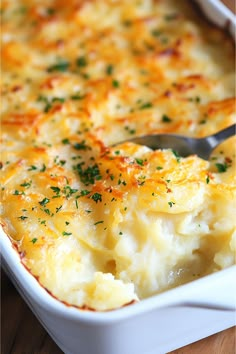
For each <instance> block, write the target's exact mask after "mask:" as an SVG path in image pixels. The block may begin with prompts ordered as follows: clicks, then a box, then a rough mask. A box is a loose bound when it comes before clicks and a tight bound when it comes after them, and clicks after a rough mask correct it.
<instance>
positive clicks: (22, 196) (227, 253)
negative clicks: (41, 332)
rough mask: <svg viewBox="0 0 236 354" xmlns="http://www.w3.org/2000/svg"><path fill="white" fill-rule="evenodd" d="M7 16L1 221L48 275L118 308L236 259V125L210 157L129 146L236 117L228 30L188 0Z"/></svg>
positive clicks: (90, 300) (42, 5)
mask: <svg viewBox="0 0 236 354" xmlns="http://www.w3.org/2000/svg"><path fill="white" fill-rule="evenodd" d="M1 16H2V35H1V36H2V80H1V81H2V82H1V96H2V104H1V128H2V134H1V212H0V213H1V225H2V227H3V229H4V231H5V233H6V234H7V235H8V236H9V238H10V239H11V241H12V244H13V245H14V247H15V248H16V249H17V251H18V252H19V255H20V257H21V261H22V263H23V264H24V266H25V267H26V268H27V269H28V270H29V271H30V272H31V273H32V274H33V275H34V276H35V277H36V278H37V279H38V281H39V282H40V284H41V285H42V286H43V287H45V289H47V291H48V292H50V293H51V294H53V296H55V297H56V298H58V299H59V300H60V301H63V302H65V303H68V304H70V305H73V306H77V307H79V308H83V309H91V310H97V311H105V310H111V309H116V308H119V307H121V306H124V305H126V304H130V303H133V302H136V301H139V300H141V299H144V298H147V297H150V296H152V295H154V294H157V293H160V292H163V291H165V290H167V289H169V288H172V287H175V286H177V285H180V284H183V283H186V282H189V281H192V280H194V279H197V278H199V277H202V276H204V275H206V274H209V273H212V272H215V271H218V270H220V269H223V268H226V267H229V266H231V265H232V264H234V257H235V249H236V235H235V139H234V138H231V139H229V140H227V141H226V142H225V143H223V144H222V145H221V146H220V147H219V148H218V149H217V150H216V151H214V152H213V154H212V156H211V158H210V160H209V161H205V160H203V159H201V158H199V157H198V156H196V155H193V156H189V157H187V158H183V157H181V156H179V155H178V153H176V151H174V150H170V149H166V150H156V151H152V150H150V149H149V148H147V147H144V146H139V145H136V144H133V143H130V142H127V143H121V144H119V142H120V141H123V140H125V139H129V138H133V137H135V136H139V135H143V134H154V133H177V134H183V135H188V136H196V137H203V136H205V135H208V134H211V133H214V132H217V131H218V130H220V129H222V128H225V127H227V126H228V125H230V124H232V123H233V122H234V121H235V98H234V92H235V87H234V81H235V76H234V75H235V73H234V44H233V41H232V39H231V38H230V37H229V36H228V35H227V34H226V32H225V31H223V30H220V29H218V28H216V27H215V26H213V25H212V24H210V23H208V22H207V20H206V19H204V18H202V16H201V13H200V12H199V9H197V8H196V7H195V5H194V3H193V2H190V1H186V0H179V1H174V0H90V1H89V0H87V1H85V0H67V1H63V0H50V1H48V0H47V1H46V0H40V1H36V0H14V1H9V0H3V1H2V4H1ZM117 143H118V144H117ZM114 144H117V145H115V146H114Z"/></svg>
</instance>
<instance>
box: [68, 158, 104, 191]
mask: <svg viewBox="0 0 236 354" xmlns="http://www.w3.org/2000/svg"><path fill="white" fill-rule="evenodd" d="M83 165H84V162H81V163H79V164H77V165H76V166H75V167H74V169H75V170H77V172H78V174H79V176H80V179H81V182H83V183H84V184H85V185H86V186H87V185H89V184H94V182H95V181H98V180H101V179H102V176H101V174H100V170H99V167H98V165H97V164H94V165H92V166H88V167H87V168H85V169H83Z"/></svg>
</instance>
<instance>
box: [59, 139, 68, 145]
mask: <svg viewBox="0 0 236 354" xmlns="http://www.w3.org/2000/svg"><path fill="white" fill-rule="evenodd" d="M61 142H62V144H64V145H68V144H70V140H69V139H68V138H65V139H63V140H62V141H61Z"/></svg>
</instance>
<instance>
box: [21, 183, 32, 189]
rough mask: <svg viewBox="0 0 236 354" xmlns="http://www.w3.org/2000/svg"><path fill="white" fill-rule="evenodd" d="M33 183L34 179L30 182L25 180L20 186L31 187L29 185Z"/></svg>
mask: <svg viewBox="0 0 236 354" xmlns="http://www.w3.org/2000/svg"><path fill="white" fill-rule="evenodd" d="M31 183H32V181H30V182H24V183H22V184H20V186H21V187H25V188H29V187H30V186H31Z"/></svg>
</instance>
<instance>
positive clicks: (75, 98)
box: [70, 94, 86, 100]
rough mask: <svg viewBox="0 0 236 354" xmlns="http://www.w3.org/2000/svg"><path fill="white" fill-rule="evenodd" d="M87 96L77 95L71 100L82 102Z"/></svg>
mask: <svg viewBox="0 0 236 354" xmlns="http://www.w3.org/2000/svg"><path fill="white" fill-rule="evenodd" d="M85 96H86V95H80V94H76V95H72V96H70V98H71V99H72V100H82V99H83V98H85Z"/></svg>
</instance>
